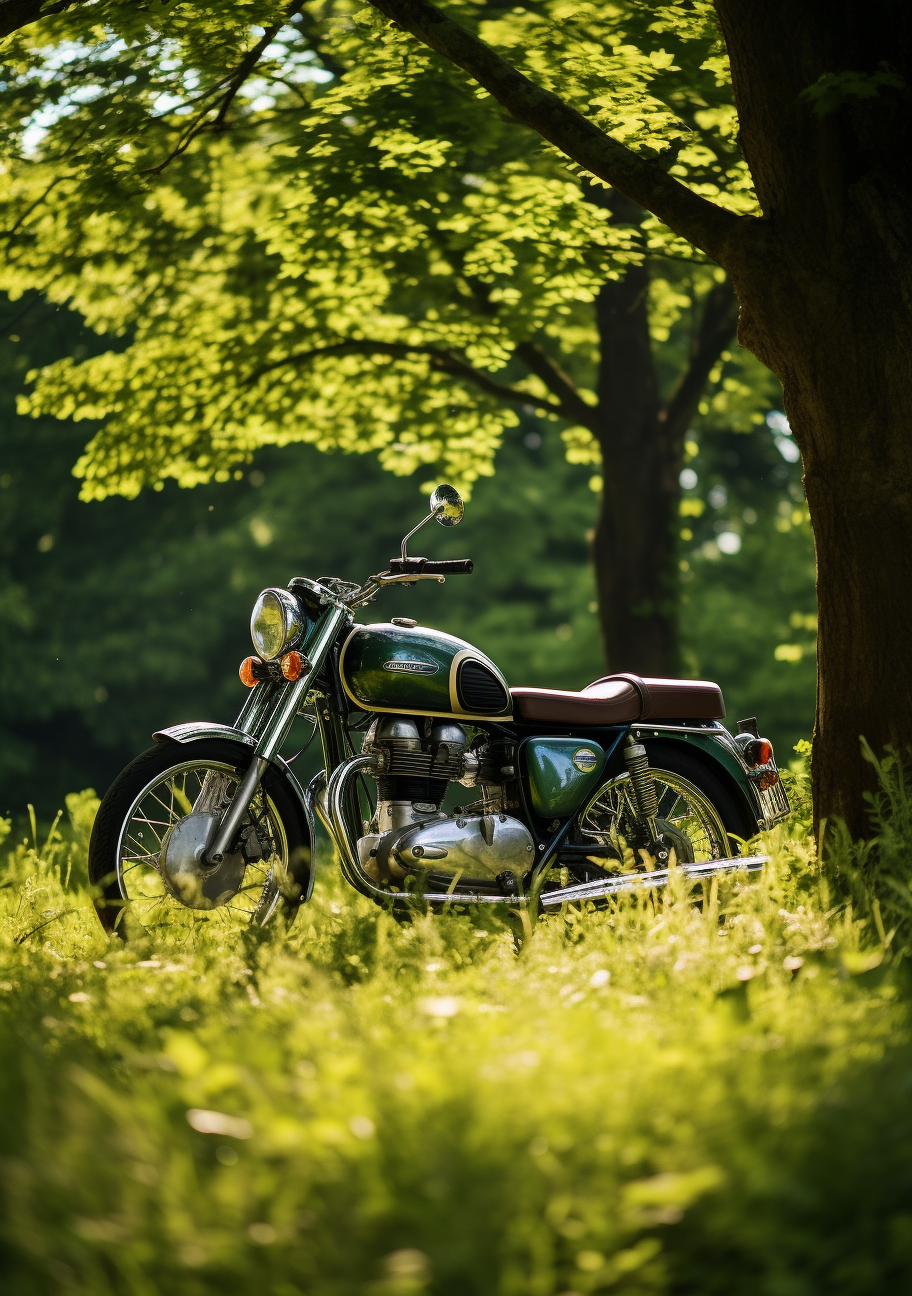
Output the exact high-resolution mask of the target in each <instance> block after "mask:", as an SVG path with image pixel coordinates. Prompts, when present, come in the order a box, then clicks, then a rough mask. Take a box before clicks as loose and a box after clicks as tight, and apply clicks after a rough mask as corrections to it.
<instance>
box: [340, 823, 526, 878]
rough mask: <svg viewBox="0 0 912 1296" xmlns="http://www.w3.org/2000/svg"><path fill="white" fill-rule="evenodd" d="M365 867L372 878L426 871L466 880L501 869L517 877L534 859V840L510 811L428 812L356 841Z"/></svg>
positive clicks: (492, 875)
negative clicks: (421, 818) (391, 829)
mask: <svg viewBox="0 0 912 1296" xmlns="http://www.w3.org/2000/svg"><path fill="white" fill-rule="evenodd" d="M358 848H359V854H360V856H361V862H362V864H363V865H364V868H365V870H366V871H367V872H368V873H369V874H370V875H371V876H373V877H375V878H376V879H377V880H378V881H389V880H397V879H401V878H403V877H405V875H406V874H407V873H418V872H424V871H428V872H430V873H436V874H441V875H444V876H447V877H455V876H456V875H457V874H459V875H460V876H461V877H464V878H465V879H466V881H470V880H476V881H482V882H492V881H494V880H495V879H497V878H499V877H500V875H501V874H503V873H511V874H512V875H513V876H514V877H515V878H516V879H517V880H518V879H520V878H521V877H522V876H523V874H524V873H527V872H528V871H529V869H530V868H531V867H532V865H533V863H534V862H535V843H534V842H533V840H532V834H531V833H530V832H529V830H528V828H527V827H526V826H525V824H523V823H520V821H519V820H518V819H514V818H513V817H512V816H511V815H505V814H486V815H443V814H438V815H434V816H433V817H431V816H428V817H427V818H425V819H424V821H423V822H421V823H413V824H409V825H406V826H404V827H402V828H399V829H398V830H397V829H394V830H393V831H392V832H387V833H383V834H382V835H376V834H371V835H369V836H367V837H362V838H361V841H360V842H359V843H358Z"/></svg>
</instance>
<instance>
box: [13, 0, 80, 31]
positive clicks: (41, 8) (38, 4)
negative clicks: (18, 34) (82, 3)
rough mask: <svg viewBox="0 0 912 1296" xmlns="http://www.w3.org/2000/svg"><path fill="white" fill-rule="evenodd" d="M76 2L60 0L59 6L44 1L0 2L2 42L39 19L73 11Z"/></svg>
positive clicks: (73, 0) (14, 0)
mask: <svg viewBox="0 0 912 1296" xmlns="http://www.w3.org/2000/svg"><path fill="white" fill-rule="evenodd" d="M74 2H75V0H60V3H58V4H45V3H44V0H0V40H3V38H4V37H5V36H11V35H12V34H13V32H15V31H19V30H20V28H22V27H28V26H30V24H31V23H33V22H37V21H38V19H39V18H47V17H48V16H49V15H50V14H57V13H63V11H64V9H72V7H73V4H74Z"/></svg>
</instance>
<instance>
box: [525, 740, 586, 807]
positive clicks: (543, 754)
mask: <svg viewBox="0 0 912 1296" xmlns="http://www.w3.org/2000/svg"><path fill="white" fill-rule="evenodd" d="M522 750H523V757H524V759H525V762H526V771H527V773H528V776H529V790H530V791H531V793H532V805H533V806H534V807H535V812H536V814H540V815H542V816H543V817H547V816H548V815H554V816H556V817H557V818H558V819H560V818H562V817H563V816H565V815H570V814H573V812H574V810H575V809H576V808H577V806H579V805H580V803H581V802H582V800H583V798H584V797H585V796H586V795H587V794H588V793H589V792H591V791H592V789H593V788H594V787H595V786H596V784H597V783H598V781H599V779H600V778H601V775H602V771H603V770H604V768H605V753H604V751H603V749H602V748H601V747H600V746H599V744H598V743H595V742H588V741H586V742H581V741H579V740H578V739H576V738H530V739H529V740H528V741H527V742H525V743H523V748H522Z"/></svg>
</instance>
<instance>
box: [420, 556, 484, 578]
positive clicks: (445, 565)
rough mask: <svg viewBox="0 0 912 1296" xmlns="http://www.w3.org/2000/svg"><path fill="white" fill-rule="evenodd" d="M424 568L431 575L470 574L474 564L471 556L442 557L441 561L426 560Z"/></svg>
mask: <svg viewBox="0 0 912 1296" xmlns="http://www.w3.org/2000/svg"><path fill="white" fill-rule="evenodd" d="M424 570H425V571H426V572H427V573H428V574H429V575H432V576H471V575H472V572H473V571H474V570H475V564H474V563H473V562H472V559H471V558H444V559H443V560H442V561H441V562H430V561H428V562H426V563H425V564H424Z"/></svg>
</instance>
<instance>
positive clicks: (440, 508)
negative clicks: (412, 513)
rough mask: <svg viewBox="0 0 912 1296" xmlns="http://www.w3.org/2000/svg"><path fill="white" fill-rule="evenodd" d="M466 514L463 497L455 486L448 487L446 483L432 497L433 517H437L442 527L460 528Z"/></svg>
mask: <svg viewBox="0 0 912 1296" xmlns="http://www.w3.org/2000/svg"><path fill="white" fill-rule="evenodd" d="M464 513H465V505H464V504H463V502H462V496H461V495H460V494H459V491H458V490H456V488H455V487H454V486H447V485H446V483H444V484H443V485H441V486H438V487H437V489H436V490H435V491H434V492H433V494H432V495H431V516H432V517H435V518H436V519H437V521H438V522H439V523H440V525H441V526H448V527H450V526H458V525H459V523H460V522H461V521H462V517H463V514H464Z"/></svg>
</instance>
